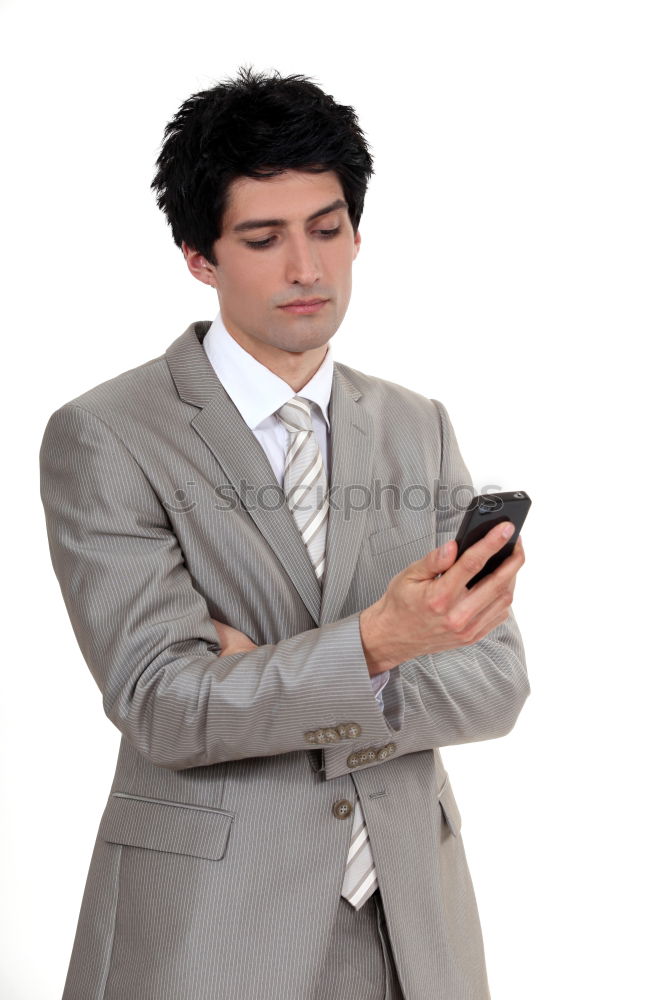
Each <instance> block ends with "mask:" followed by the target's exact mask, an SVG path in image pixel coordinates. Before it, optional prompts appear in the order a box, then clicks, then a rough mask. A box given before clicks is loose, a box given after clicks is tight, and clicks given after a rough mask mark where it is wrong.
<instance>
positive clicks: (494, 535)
mask: <svg viewBox="0 0 666 1000" xmlns="http://www.w3.org/2000/svg"><path fill="white" fill-rule="evenodd" d="M514 531H515V527H514V525H513V524H512V522H511V521H502V523H501V524H496V525H495V527H494V528H492V529H491V530H490V531H489V532H488V533H487V534H486V535H484V536H483V538H481V539H479V541H478V542H475V543H474V545H470V547H469V548H468V549H466V550H465V551H464V552H463V554H462V555H461V556H460V558H459V559H457V560H456V562H455V563H454V564H453V566H452V567H451V568H450V569H449V571H448V572H447V574H446V577H445V583H446V587H447V589H450V590H451V592H453V593H455V592H459V593H461V592H462V588H463V587H466V584H467V582H468V581H469V580H471V579H472V578H473V577H475V576H476V574H477V573H478V572H480V571H481V570H482V569H483V567H484V566H485V565H486V563H487V562H488V560H489V559H490V557H491V556H494V555H495V553H496V552H499V550H500V549H501V548H502V547H503V546H504V545H506V543H507V541H508V539H509V538H510V537H511V535H512V534H513V533H514Z"/></svg>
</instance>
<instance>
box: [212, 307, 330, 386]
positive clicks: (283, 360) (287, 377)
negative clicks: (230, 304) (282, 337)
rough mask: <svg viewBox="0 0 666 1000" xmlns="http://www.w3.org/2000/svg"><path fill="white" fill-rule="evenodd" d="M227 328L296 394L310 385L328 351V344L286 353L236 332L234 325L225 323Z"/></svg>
mask: <svg viewBox="0 0 666 1000" xmlns="http://www.w3.org/2000/svg"><path fill="white" fill-rule="evenodd" d="M225 326H226V328H227V330H228V331H229V334H230V336H232V337H233V338H234V340H235V341H236V343H238V344H240V346H241V347H242V348H243V350H245V351H247V353H248V354H251V355H252V357H253V358H254V359H255V361H258V362H259V363H260V364H262V365H263V366H264V367H265V368H268V369H269V371H272V372H273V373H274V374H275V375H277V376H279V378H281V379H282V380H283V382H286V383H287V385H289V386H291V388H292V389H293V390H294V393H298V392H300V391H301V389H302V388H303V386H304V385H307V384H308V382H309V381H310V379H311V378H312V376H313V375H314V373H315V372H316V371H317V370H318V369H319V368H320V367H321V364H322V362H323V360H324V358H325V357H326V352H327V351H328V344H322V346H321V347H313V348H311V349H310V350H308V351H284V350H282V349H281V348H279V347H274V346H273V345H272V344H266V343H264V342H263V341H260V340H257V339H256V338H255V337H250V336H248V335H247V334H244V333H242V332H241V331H239V330H236V329H235V327H233V325H229V324H227V323H225Z"/></svg>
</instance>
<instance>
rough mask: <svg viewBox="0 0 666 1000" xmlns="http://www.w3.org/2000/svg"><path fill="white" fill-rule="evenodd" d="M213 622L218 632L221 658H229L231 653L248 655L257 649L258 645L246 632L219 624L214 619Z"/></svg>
mask: <svg viewBox="0 0 666 1000" xmlns="http://www.w3.org/2000/svg"><path fill="white" fill-rule="evenodd" d="M212 622H213V625H214V626H215V631H216V632H217V638H218V642H219V643H220V652H219V654H218V655H219V656H229V655H230V654H231V653H247V652H249V651H250V650H251V649H257V645H256V644H255V643H254V642H252V639H250V637H249V636H247V635H245V633H244V632H241V631H240V630H239V629H237V628H232V626H231V625H225V624H223V622H218V621H216V620H215V619H214V618H213V619H212Z"/></svg>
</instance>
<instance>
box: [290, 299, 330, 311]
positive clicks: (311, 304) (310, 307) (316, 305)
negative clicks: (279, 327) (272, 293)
mask: <svg viewBox="0 0 666 1000" xmlns="http://www.w3.org/2000/svg"><path fill="white" fill-rule="evenodd" d="M327 302H328V299H294V301H293V302H288V303H287V304H286V305H284V306H280V307H279V308H280V309H283V310H284V311H285V312H290V313H296V314H307V313H315V312H318V311H319V310H320V309H322V308H323V307H324V306H325V305H326V303H327Z"/></svg>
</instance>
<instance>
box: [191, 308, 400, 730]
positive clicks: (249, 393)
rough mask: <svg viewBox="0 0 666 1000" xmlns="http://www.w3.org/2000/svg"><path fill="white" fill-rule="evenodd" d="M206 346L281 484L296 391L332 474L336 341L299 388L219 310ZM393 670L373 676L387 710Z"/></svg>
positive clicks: (220, 377)
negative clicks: (232, 329)
mask: <svg viewBox="0 0 666 1000" xmlns="http://www.w3.org/2000/svg"><path fill="white" fill-rule="evenodd" d="M203 348H204V350H205V352H206V354H207V356H208V360H209V361H210V363H211V365H212V366H213V368H214V369H215V374H216V375H217V377H218V378H219V380H220V382H221V383H222V385H223V386H224V388H225V390H226V391H227V393H228V394H229V396H230V397H231V399H232V401H233V403H234V405H235V407H236V409H237V410H238V412H239V413H240V415H241V416H242V418H243V420H244V421H245V423H246V424H247V426H248V427H249V428H250V430H251V431H252V433H253V434H254V436H255V437H256V439H257V441H258V442H259V444H260V445H261V447H262V448H263V449H264V451H265V452H266V456H267V458H268V460H269V462H270V463H271V466H272V468H273V472H274V473H275V478H276V479H277V481H278V483H280V485H281V486H282V485H283V483H284V467H285V460H286V455H287V446H288V444H289V432H288V430H287V428H286V427H285V426H284V424H283V423H282V422H281V421H280V420H278V418H277V417H276V415H275V411H276V410H279V409H280V407H281V406H283V405H284V403H287V402H289V400H290V399H293V398H294V396H305V398H306V399H309V400H311V401H312V402H313V403H316V404H317V405H316V406H313V407H312V427H313V429H314V433H315V437H316V438H317V442H318V444H319V448H320V450H321V454H322V457H323V460H324V468H325V469H326V475H327V476H328V470H329V448H330V436H331V425H330V422H329V419H328V406H329V402H330V399H331V386H332V384H333V356H332V354H331V345H330V344H329V345H328V350H327V351H326V356H325V358H324V360H323V361H322V363H321V364H320V366H319V368H318V369H317V371H316V372H315V373H314V375H313V376H312V378H311V379H310V381H309V382H308V383H307V384H306V385H304V386H303V388H302V389H300V390H299V392H297V393H295V392H294V390H293V389H292V388H291V386H290V385H289V383H288V382H285V381H284V380H283V379H281V378H280V376H279V375H276V374H275V372H272V371H271V370H270V368H267V367H266V366H265V365H262V364H261V362H260V361H257V359H256V358H253V357H252V355H251V354H249V353H248V352H247V351H246V350H245V348H244V347H241V345H240V344H239V343H238V341H237V340H234V338H233V337H232V336H231V334H230V333H229V331H228V330H227V328H226V327H225V325H224V323H223V321H222V317H221V315H220V313H219V312H218V314H217V316H216V317H215V319H214V320H213V322H212V324H211V326H210V329H209V330H208V331H207V333H206V335H205V337H204V338H203ZM390 675H391V672H390V670H384V671H383V672H382V673H380V674H375V675H374V676H373V677H370V681H371V683H372V690H373V691H374V692H375V698H376V699H377V701H378V703H379V705H380V707H381V709H382V711H383V710H384V699H383V697H382V688H383V687H384V686H385V685H386V684H387V683H388V680H389V677H390Z"/></svg>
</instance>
